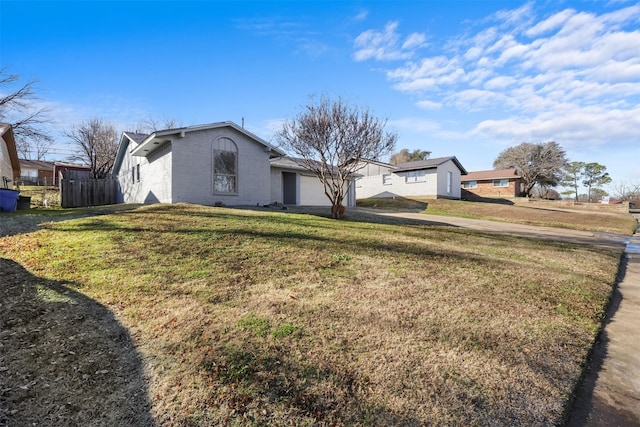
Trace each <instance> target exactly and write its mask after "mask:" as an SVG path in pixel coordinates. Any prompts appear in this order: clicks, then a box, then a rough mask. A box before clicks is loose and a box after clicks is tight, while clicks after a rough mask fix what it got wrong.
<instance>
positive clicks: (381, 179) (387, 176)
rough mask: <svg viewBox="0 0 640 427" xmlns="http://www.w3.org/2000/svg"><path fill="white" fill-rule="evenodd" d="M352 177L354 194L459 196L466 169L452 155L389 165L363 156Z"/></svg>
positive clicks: (372, 195)
mask: <svg viewBox="0 0 640 427" xmlns="http://www.w3.org/2000/svg"><path fill="white" fill-rule="evenodd" d="M361 166H362V168H361V169H359V170H358V173H359V174H360V175H361V176H360V177H358V178H356V197H357V198H358V199H367V198H371V197H395V196H400V197H411V196H416V197H435V198H446V199H460V195H461V190H460V182H461V176H462V175H466V173H467V171H466V170H465V169H464V167H463V166H462V164H460V162H459V161H458V159H457V158H456V157H455V156H451V157H438V158H434V159H427V160H420V161H415V162H407V163H400V164H397V165H392V164H389V163H384V162H378V161H372V160H365V161H363V162H362V164H361Z"/></svg>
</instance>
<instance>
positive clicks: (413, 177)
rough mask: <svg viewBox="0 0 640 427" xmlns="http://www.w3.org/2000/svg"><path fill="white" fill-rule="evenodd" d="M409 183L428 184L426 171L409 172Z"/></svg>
mask: <svg viewBox="0 0 640 427" xmlns="http://www.w3.org/2000/svg"><path fill="white" fill-rule="evenodd" d="M406 179H407V182H426V181H427V173H426V172H425V171H423V170H422V171H409V172H407V177H406Z"/></svg>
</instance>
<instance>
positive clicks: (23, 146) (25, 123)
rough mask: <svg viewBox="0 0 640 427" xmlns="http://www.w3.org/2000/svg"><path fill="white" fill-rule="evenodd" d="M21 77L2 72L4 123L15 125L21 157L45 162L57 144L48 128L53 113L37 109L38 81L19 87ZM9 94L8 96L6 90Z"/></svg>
mask: <svg viewBox="0 0 640 427" xmlns="http://www.w3.org/2000/svg"><path fill="white" fill-rule="evenodd" d="M19 80H20V75H18V74H10V73H8V72H7V71H6V68H0V92H1V93H2V94H1V95H0V121H3V122H8V123H11V125H12V126H13V133H14V135H15V139H16V146H17V149H18V153H19V154H20V157H22V158H25V159H33V160H42V159H44V157H45V155H46V154H47V153H48V152H49V148H50V147H51V144H52V143H53V138H52V137H51V135H50V133H49V131H48V130H47V126H48V125H50V123H51V118H50V116H49V110H47V109H46V108H41V107H37V106H36V101H37V99H38V98H37V97H36V88H35V84H36V82H35V80H29V81H28V82H26V83H24V84H20V83H19ZM5 87H6V88H7V92H6V94H5V89H4V88H5Z"/></svg>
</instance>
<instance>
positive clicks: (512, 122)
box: [473, 105, 640, 148]
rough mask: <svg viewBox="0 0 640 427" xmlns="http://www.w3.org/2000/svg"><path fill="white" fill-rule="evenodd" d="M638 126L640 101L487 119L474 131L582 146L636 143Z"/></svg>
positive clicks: (490, 135) (639, 124)
mask: <svg viewBox="0 0 640 427" xmlns="http://www.w3.org/2000/svg"><path fill="white" fill-rule="evenodd" d="M637 129H640V105H636V106H635V107H634V108H632V109H629V110H621V109H603V108H601V107H599V106H591V107H585V108H580V109H572V110H569V111H565V112H564V113H563V114H558V112H555V111H554V112H549V113H541V114H538V115H536V116H533V117H525V116H521V117H510V118H508V119H503V120H485V121H482V122H480V123H479V124H478V125H477V126H476V127H475V129H474V130H473V133H475V134H479V135H482V136H484V137H488V138H493V139H508V140H510V141H512V142H544V141H550V140H554V141H557V142H560V143H562V145H563V146H564V145H566V146H567V147H574V148H579V147H584V146H598V145H604V144H613V143H614V144H616V145H629V146H635V145H636V144H637V133H636V132H637Z"/></svg>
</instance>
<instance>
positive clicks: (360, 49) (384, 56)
mask: <svg viewBox="0 0 640 427" xmlns="http://www.w3.org/2000/svg"><path fill="white" fill-rule="evenodd" d="M397 28H398V22H397V21H392V22H389V23H387V25H385V27H384V30H383V31H376V30H367V31H364V32H363V33H360V35H358V37H356V40H355V42H354V46H355V48H356V51H355V53H354V54H353V58H354V59H355V60H356V61H365V60H367V59H375V60H377V61H393V60H403V59H409V58H411V57H412V56H413V55H414V53H415V51H416V49H418V48H420V47H422V46H423V45H424V44H425V42H426V36H425V35H424V34H420V33H412V34H410V35H409V36H408V37H406V38H405V40H404V41H401V40H402V38H401V37H400V35H399V34H398V33H397V32H396V30H397Z"/></svg>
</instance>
